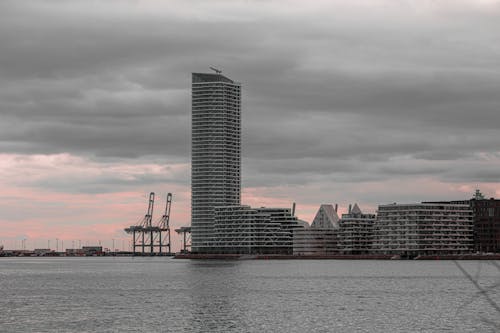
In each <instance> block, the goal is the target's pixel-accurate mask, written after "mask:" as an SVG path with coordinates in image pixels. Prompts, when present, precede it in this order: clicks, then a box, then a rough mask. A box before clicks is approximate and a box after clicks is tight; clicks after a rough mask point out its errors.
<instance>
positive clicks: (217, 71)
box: [210, 66, 222, 74]
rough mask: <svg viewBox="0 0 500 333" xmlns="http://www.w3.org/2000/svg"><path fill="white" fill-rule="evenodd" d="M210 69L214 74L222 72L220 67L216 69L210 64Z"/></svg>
mask: <svg viewBox="0 0 500 333" xmlns="http://www.w3.org/2000/svg"><path fill="white" fill-rule="evenodd" d="M210 69H211V70H213V71H214V72H215V73H216V74H220V73H222V71H221V70H220V69H217V68H215V67H212V66H210Z"/></svg>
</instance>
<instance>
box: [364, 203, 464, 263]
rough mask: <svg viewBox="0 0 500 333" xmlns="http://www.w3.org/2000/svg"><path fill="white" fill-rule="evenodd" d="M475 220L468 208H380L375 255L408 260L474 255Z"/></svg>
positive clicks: (430, 205) (446, 205)
mask: <svg viewBox="0 0 500 333" xmlns="http://www.w3.org/2000/svg"><path fill="white" fill-rule="evenodd" d="M472 228H473V216H472V210H471V209H470V206H469V205H467V204H450V203H420V204H418V203H417V204H390V205H382V206H379V208H378V215H377V218H376V222H375V224H374V239H373V246H372V249H373V252H374V253H378V254H395V255H401V256H405V257H414V256H418V255H443V254H463V253H470V252H471V251H472V247H473V231H472Z"/></svg>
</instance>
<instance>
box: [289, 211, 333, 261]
mask: <svg viewBox="0 0 500 333" xmlns="http://www.w3.org/2000/svg"><path fill="white" fill-rule="evenodd" d="M337 208H338V206H337V205H336V206H335V208H333V205H321V206H320V207H319V209H318V212H317V213H316V216H315V217H314V220H313V222H312V224H311V227H309V228H307V227H306V228H297V229H295V230H294V231H293V254H294V255H304V256H307V255H312V256H314V255H316V256H318V255H329V254H337V253H339V252H338V229H339V226H338V222H339V217H338V215H337Z"/></svg>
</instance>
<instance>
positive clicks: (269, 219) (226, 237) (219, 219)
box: [213, 205, 299, 254]
mask: <svg viewBox="0 0 500 333" xmlns="http://www.w3.org/2000/svg"><path fill="white" fill-rule="evenodd" d="M298 227H299V224H298V222H297V218H296V217H294V216H292V213H291V210H290V209H288V208H251V207H250V206H242V205H238V206H225V207H223V206H217V207H215V209H214V235H215V240H214V245H213V251H214V252H215V253H221V254H229V253H230V254H292V251H293V250H292V245H293V244H292V236H293V230H294V229H296V228H298Z"/></svg>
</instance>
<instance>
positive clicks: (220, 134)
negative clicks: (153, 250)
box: [191, 73, 241, 253]
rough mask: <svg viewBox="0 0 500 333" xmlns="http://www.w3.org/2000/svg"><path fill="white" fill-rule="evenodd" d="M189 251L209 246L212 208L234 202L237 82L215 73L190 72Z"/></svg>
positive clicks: (204, 250) (237, 150)
mask: <svg viewBox="0 0 500 333" xmlns="http://www.w3.org/2000/svg"><path fill="white" fill-rule="evenodd" d="M191 116H192V118H191V121H192V124H191V126H192V134H191V139H192V143H191V149H192V150H191V163H192V164H191V240H192V243H191V244H192V245H191V246H192V252H194V253H211V252H214V251H215V250H214V240H215V238H214V237H215V235H214V209H215V207H217V206H234V205H239V204H240V193H241V171H240V170H241V86H240V84H239V83H236V82H234V81H232V80H231V79H229V78H227V77H225V76H223V75H221V74H220V73H217V74H205V73H193V74H192V114H191Z"/></svg>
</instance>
